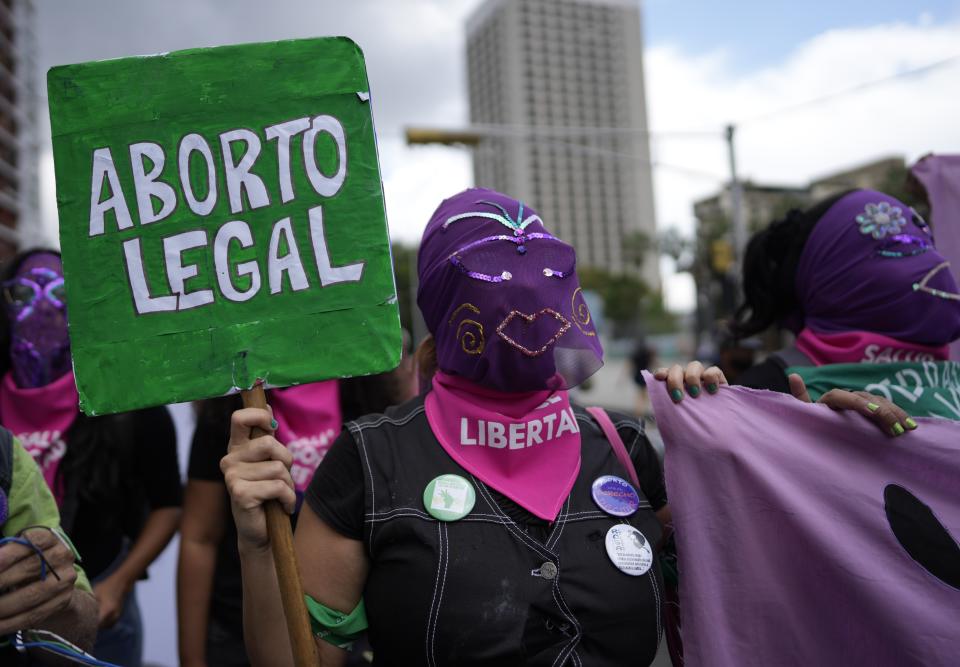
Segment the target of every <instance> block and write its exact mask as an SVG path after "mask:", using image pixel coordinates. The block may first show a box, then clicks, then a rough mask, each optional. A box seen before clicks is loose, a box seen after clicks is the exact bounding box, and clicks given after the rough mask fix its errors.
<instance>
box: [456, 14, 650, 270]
mask: <svg viewBox="0 0 960 667" xmlns="http://www.w3.org/2000/svg"><path fill="white" fill-rule="evenodd" d="M467 67H468V74H469V95H470V119H471V122H472V123H473V124H475V125H480V126H482V125H496V126H498V127H497V128H496V129H495V130H494V131H493V134H494V135H495V136H492V137H491V138H489V139H485V140H484V141H483V142H481V144H480V145H479V146H478V147H477V149H476V150H475V151H474V178H475V181H476V183H477V185H479V186H482V187H491V188H494V189H497V190H502V191H503V192H506V193H509V194H511V195H513V196H515V197H517V198H519V199H523V200H525V201H529V202H530V204H531V205H532V206H535V207H536V208H537V209H538V210H539V212H540V214H541V216H542V217H543V219H544V221H545V222H546V224H547V227H548V229H550V230H551V231H552V232H553V233H555V234H557V235H558V236H559V237H560V238H562V239H564V240H565V241H568V242H569V243H572V244H573V245H574V246H575V247H576V249H577V256H578V262H579V263H580V264H581V265H584V266H593V267H597V268H603V269H607V270H611V271H624V270H627V271H629V270H631V263H630V257H629V253H625V252H624V247H625V244H624V241H625V240H626V239H629V238H630V237H631V236H632V235H633V234H634V233H636V232H640V233H642V234H643V235H644V236H646V237H647V238H648V239H649V240H650V241H653V240H654V236H655V233H656V223H655V220H654V207H653V182H652V177H651V168H650V146H649V137H648V135H647V113H646V102H645V98H644V80H643V41H642V37H641V30H640V10H639V7H638V3H637V2H636V0H486V2H485V3H484V4H482V5H481V6H480V7H479V8H478V9H477V10H476V11H475V12H474V13H473V15H472V16H471V17H470V18H469V19H468V21H467ZM626 245H627V246H629V245H630V244H629V243H628V244H626ZM625 255H626V256H625ZM641 277H642V278H643V279H644V281H645V282H646V283H647V284H648V285H649V286H650V287H652V288H654V289H658V288H659V286H660V278H659V269H658V266H657V258H656V253H655V251H653V250H652V249H650V250H648V251H647V253H646V255H645V256H644V258H643V267H642V273H641Z"/></svg>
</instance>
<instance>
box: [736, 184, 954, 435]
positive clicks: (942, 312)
mask: <svg viewBox="0 0 960 667" xmlns="http://www.w3.org/2000/svg"><path fill="white" fill-rule="evenodd" d="M743 282H744V292H745V297H746V300H745V303H744V305H743V306H742V307H741V308H740V310H739V311H738V313H737V318H736V321H735V323H734V325H733V330H734V333H735V334H737V335H739V336H741V337H746V336H750V335H753V334H756V333H759V332H761V331H764V330H765V329H767V328H768V327H770V326H774V325H777V326H781V327H783V328H786V329H789V330H790V331H792V332H793V333H794V334H796V342H795V343H794V344H793V345H791V346H789V347H787V348H785V349H784V350H781V351H779V352H777V353H775V354H772V355H770V356H769V357H768V358H767V359H766V361H764V362H763V363H761V364H759V365H757V366H755V367H753V368H752V369H750V370H748V371H746V372H745V373H743V374H742V375H741V376H740V377H739V378H738V379H737V382H738V384H743V385H746V386H748V387H754V388H757V389H772V390H775V391H782V392H786V391H789V384H788V375H790V374H793V373H796V374H798V375H799V376H801V377H802V378H803V380H804V381H805V382H806V385H807V387H808V388H809V390H810V393H811V396H812V397H813V398H816V397H817V396H820V395H822V394H824V393H825V392H827V391H829V390H830V389H834V388H853V389H857V390H866V391H869V392H872V393H874V394H879V395H882V396H885V397H886V398H887V399H889V400H892V401H893V402H895V403H896V404H898V405H900V406H901V407H902V408H904V409H905V410H907V412H909V413H910V414H912V415H915V416H916V415H921V416H923V415H935V416H941V417H947V418H950V419H960V405H957V403H956V400H955V396H956V390H957V389H960V365H958V364H957V363H955V362H950V361H947V356H948V350H947V345H948V344H949V343H950V342H951V341H954V340H957V339H958V338H960V293H958V290H957V284H956V282H955V281H954V278H953V276H952V275H951V273H950V269H949V263H948V262H947V261H946V260H945V259H944V258H943V256H941V255H940V254H939V253H938V252H937V251H936V248H935V246H934V230H931V228H930V227H929V226H928V225H927V223H926V222H925V221H924V220H923V218H922V217H920V215H919V214H917V212H916V211H914V210H913V209H911V208H910V207H909V206H907V205H906V204H904V203H902V202H900V201H898V200H897V199H894V198H893V197H890V196H889V195H885V194H883V193H881V192H876V191H873V190H854V191H851V192H847V193H844V194H841V195H837V196H835V197H832V198H830V199H827V200H825V201H823V202H820V203H819V204H817V205H815V206H813V207H812V208H810V209H808V210H806V211H796V210H795V211H791V212H790V213H789V214H788V215H787V216H786V218H785V219H783V220H780V221H777V222H774V223H773V224H772V225H770V227H769V228H768V229H766V230H764V231H762V232H760V233H758V234H757V235H755V236H754V237H753V238H752V239H751V241H750V244H749V246H748V248H747V254H746V258H745V261H744V275H743ZM894 428H895V429H896V426H895V427H894ZM896 430H899V429H896ZM895 435H896V433H895Z"/></svg>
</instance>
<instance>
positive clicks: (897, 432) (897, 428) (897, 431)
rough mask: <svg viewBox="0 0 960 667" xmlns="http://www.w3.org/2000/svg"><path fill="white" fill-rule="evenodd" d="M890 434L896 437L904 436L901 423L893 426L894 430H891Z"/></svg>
mask: <svg viewBox="0 0 960 667" xmlns="http://www.w3.org/2000/svg"><path fill="white" fill-rule="evenodd" d="M890 432H891V433H893V434H894V435H902V434H903V426H901V425H900V422H897V423H896V424H894V425H893V428H891V429H890Z"/></svg>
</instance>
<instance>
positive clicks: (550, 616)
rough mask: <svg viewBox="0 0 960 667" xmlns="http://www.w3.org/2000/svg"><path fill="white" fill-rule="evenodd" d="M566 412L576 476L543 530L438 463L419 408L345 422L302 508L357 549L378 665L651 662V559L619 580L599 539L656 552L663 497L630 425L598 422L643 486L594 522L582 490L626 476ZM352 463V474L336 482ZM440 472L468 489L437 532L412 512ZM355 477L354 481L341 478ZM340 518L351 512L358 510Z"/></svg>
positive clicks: (643, 444)
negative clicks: (635, 504) (363, 559)
mask: <svg viewBox="0 0 960 667" xmlns="http://www.w3.org/2000/svg"><path fill="white" fill-rule="evenodd" d="M574 411H575V414H576V416H577V420H578V424H579V426H580V430H581V439H582V447H581V452H582V453H581V458H582V462H581V468H580V474H579V476H578V478H577V480H576V482H575V484H574V487H573V490H572V491H571V493H570V495H569V496H568V498H567V500H566V502H565V503H564V505H563V507H562V509H561V511H560V514H559V515H558V517H557V519H556V520H555V521H554V522H552V523H548V522H546V521H543V520H542V519H539V518H537V517H535V516H533V515H532V514H530V513H529V512H527V511H526V510H524V509H523V508H521V507H519V506H518V505H516V504H515V503H513V502H512V501H510V500H509V499H507V498H506V497H504V496H503V495H501V494H499V493H497V492H496V491H494V490H493V489H491V488H489V487H488V486H486V485H485V484H484V483H483V482H481V481H479V480H478V479H476V478H475V477H473V476H472V475H470V474H469V473H468V472H466V471H465V470H464V469H463V468H462V467H461V466H460V465H459V464H457V463H456V462H455V461H454V460H453V459H451V458H450V456H449V455H448V454H447V453H446V452H445V451H444V450H443V448H442V447H441V446H440V445H439V443H438V442H437V440H436V438H435V437H434V436H433V433H432V432H431V430H430V427H429V424H428V423H427V418H426V414H425V413H424V407H423V400H422V399H415V400H413V401H410V402H408V403H406V404H405V405H403V406H400V407H397V408H391V409H390V410H388V411H387V413H386V414H384V415H372V416H369V417H365V418H363V419H361V420H358V421H357V422H351V423H349V424H348V425H347V430H345V431H344V433H343V435H341V437H340V439H339V440H338V441H337V442H336V443H335V444H334V446H333V449H331V451H330V453H328V455H327V457H326V458H325V459H324V461H323V463H321V466H320V468H318V470H317V474H316V475H315V476H314V479H313V481H312V482H311V486H310V489H309V490H308V492H307V496H306V501H307V502H308V503H309V504H310V506H311V508H312V509H313V510H314V511H315V512H316V513H317V514H318V515H319V516H320V517H321V518H323V519H324V520H325V521H327V523H329V524H330V525H331V526H332V527H334V528H335V529H337V530H338V531H340V532H342V533H344V534H345V535H346V536H348V537H354V538H358V539H362V540H363V542H364V546H365V548H366V551H367V553H368V555H369V558H370V565H371V566H370V573H369V576H368V579H367V584H366V588H365V590H364V601H365V604H366V610H367V617H368V620H369V624H370V630H369V634H370V642H371V644H372V646H373V652H374V659H375V661H376V664H377V665H421V664H426V665H503V666H508V665H557V666H559V665H572V666H579V665H611V666H613V665H617V666H621V665H647V664H649V663H650V662H652V661H653V658H654V655H655V654H656V652H657V646H658V644H659V641H660V636H661V614H662V609H661V604H662V599H663V581H662V578H661V574H660V570H659V566H658V564H657V559H656V558H654V564H653V566H652V567H651V568H650V570H649V571H648V572H647V573H646V574H644V575H642V576H636V577H634V576H630V575H627V574H625V573H623V572H621V571H620V570H619V569H617V568H616V566H615V565H614V564H613V563H612V562H611V560H610V558H609V557H608V556H607V552H606V547H605V537H606V533H607V531H608V530H609V529H610V527H612V526H614V525H616V524H617V523H621V522H629V523H630V524H632V525H634V526H635V527H637V528H638V529H639V530H640V531H641V532H642V533H643V535H644V536H645V537H646V538H647V540H649V541H650V542H651V543H653V544H656V543H657V542H658V541H659V539H660V534H661V528H660V524H659V522H658V521H657V519H656V517H655V515H654V511H655V510H656V509H659V508H660V507H662V506H663V505H664V504H665V502H666V498H665V496H664V487H663V478H662V474H661V472H660V468H659V464H658V461H657V458H656V454H655V453H654V452H653V449H652V447H651V446H650V444H649V442H648V441H647V439H646V436H645V435H644V434H643V430H642V427H641V426H640V424H638V423H637V422H636V421H635V420H631V419H628V418H625V417H621V416H619V415H611V418H612V419H613V421H614V422H615V424H616V425H617V428H618V431H619V433H620V435H621V438H622V439H623V441H624V443H625V445H626V446H627V451H628V453H629V454H630V456H631V459H632V460H633V462H634V465H635V467H637V472H638V477H639V478H640V480H641V484H642V486H643V487H644V488H641V489H637V491H638V493H639V494H640V499H641V502H640V509H639V510H638V511H637V512H636V513H635V514H634V515H633V516H631V517H628V518H627V519H619V518H617V517H613V516H610V515H607V514H606V513H604V512H602V511H600V509H599V508H598V507H597V505H596V504H595V503H594V502H593V499H592V497H591V492H590V488H591V484H592V482H593V480H595V479H596V478H597V477H599V476H601V475H618V476H620V477H623V478H627V473H626V471H624V469H623V466H622V465H621V464H620V462H619V461H618V460H617V458H616V456H615V455H614V453H613V450H612V448H611V446H610V444H609V442H607V440H606V439H605V438H604V436H603V434H602V432H601V431H600V428H599V426H597V424H596V423H595V422H594V421H593V420H592V418H590V417H589V415H588V414H587V413H586V412H585V411H584V410H582V409H581V408H576V407H575V408H574ZM351 457H355V458H356V459H358V460H359V466H357V467H356V468H354V469H353V470H354V472H352V473H346V474H345V471H348V470H350V469H351V468H350V466H349V465H346V466H345V465H344V461H346V460H349V459H350V458H351ZM334 473H336V476H334ZM445 473H453V474H458V475H462V476H463V477H465V478H466V479H468V480H470V482H471V483H472V484H473V485H474V489H475V490H476V492H477V500H476V504H475V506H474V508H473V510H472V511H471V512H470V514H468V515H467V516H466V517H464V518H463V519H461V520H459V521H454V522H441V521H437V520H436V519H434V518H433V517H432V516H430V515H429V514H427V512H426V511H425V510H424V506H423V491H424V488H425V487H426V486H427V485H428V484H429V483H430V481H431V480H433V479H434V478H435V477H437V476H438V475H442V474H445ZM355 476H360V477H362V479H345V477H346V478H349V477H355ZM351 488H353V489H356V496H355V497H356V498H357V500H358V501H359V499H360V497H361V495H360V494H361V493H362V503H363V510H362V512H363V522H362V524H361V523H360V522H359V521H358V519H359V517H356V514H354V516H353V517H350V516H348V515H349V514H350V513H351V510H350V508H349V505H345V504H344V502H343V498H344V497H345V496H349V495H351V491H350V489H351ZM360 489H362V491H360ZM353 511H354V512H356V513H359V511H360V508H359V502H358V503H357V504H356V506H355V507H354V509H353ZM547 563H552V564H553V565H552V566H548V567H544V565H545V564H547ZM305 566H306V567H309V565H308V564H307V565H305ZM554 566H555V567H554ZM545 574H546V576H545ZM551 575H553V576H551Z"/></svg>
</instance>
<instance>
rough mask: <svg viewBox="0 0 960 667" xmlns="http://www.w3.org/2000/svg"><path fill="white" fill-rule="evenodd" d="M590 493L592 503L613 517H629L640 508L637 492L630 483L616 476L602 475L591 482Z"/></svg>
mask: <svg viewBox="0 0 960 667" xmlns="http://www.w3.org/2000/svg"><path fill="white" fill-rule="evenodd" d="M590 493H591V494H592V495H593V502H595V503H596V504H597V506H598V507H599V508H600V509H602V510H603V511H604V512H606V513H607V514H612V515H613V516H630V515H631V514H633V513H634V512H636V511H637V508H638V507H640V496H639V495H638V494H637V490H636V489H635V488H633V485H632V484H631V483H630V482H628V481H627V480H625V479H623V478H621V477H617V476H616V475H604V476H603V477H598V478H597V479H595V480H593V486H592V487H591V489H590Z"/></svg>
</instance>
